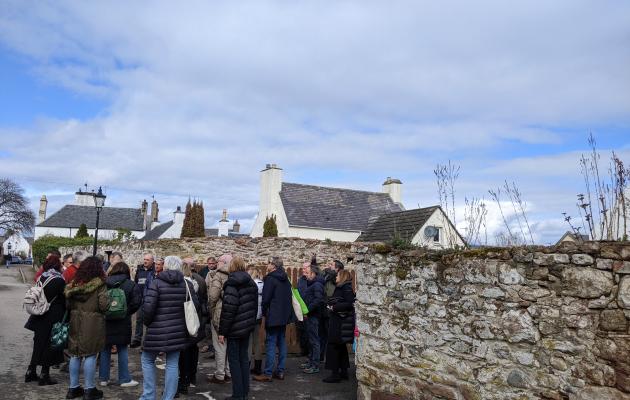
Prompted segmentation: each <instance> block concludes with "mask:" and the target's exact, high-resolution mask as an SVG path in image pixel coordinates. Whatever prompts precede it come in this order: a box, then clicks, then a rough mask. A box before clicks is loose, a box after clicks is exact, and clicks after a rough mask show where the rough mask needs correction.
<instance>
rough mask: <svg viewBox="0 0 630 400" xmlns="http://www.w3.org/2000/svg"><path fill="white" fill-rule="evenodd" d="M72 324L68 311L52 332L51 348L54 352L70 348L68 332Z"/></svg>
mask: <svg viewBox="0 0 630 400" xmlns="http://www.w3.org/2000/svg"><path fill="white" fill-rule="evenodd" d="M69 330H70V323H69V322H68V311H66V313H65V314H64V315H63V319H62V320H61V321H60V322H55V323H54V324H53V327H52V331H51V332H50V347H51V348H52V349H53V350H58V349H65V348H66V347H68V331H69Z"/></svg>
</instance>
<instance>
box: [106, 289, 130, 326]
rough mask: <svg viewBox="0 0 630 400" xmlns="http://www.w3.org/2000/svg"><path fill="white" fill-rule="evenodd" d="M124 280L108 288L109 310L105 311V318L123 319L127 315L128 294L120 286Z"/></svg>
mask: <svg viewBox="0 0 630 400" xmlns="http://www.w3.org/2000/svg"><path fill="white" fill-rule="evenodd" d="M121 283H122V282H118V284H117V285H116V286H115V287H113V288H111V289H108V290H107V296H108V297H109V300H108V301H107V311H106V312H105V318H106V319H108V320H116V319H123V318H125V317H126V316H127V296H126V295H125V291H124V290H122V289H121V288H120V287H119V286H120V284H121Z"/></svg>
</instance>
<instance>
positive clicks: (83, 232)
mask: <svg viewBox="0 0 630 400" xmlns="http://www.w3.org/2000/svg"><path fill="white" fill-rule="evenodd" d="M86 237H90V235H88V231H87V226H85V224H81V226H80V227H79V230H78V231H77V234H76V235H74V238H75V239H81V238H86Z"/></svg>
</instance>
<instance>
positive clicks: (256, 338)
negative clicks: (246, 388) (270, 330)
mask: <svg viewBox="0 0 630 400" xmlns="http://www.w3.org/2000/svg"><path fill="white" fill-rule="evenodd" d="M247 272H248V273H249V276H251V277H252V279H253V280H254V283H256V286H258V313H257V314H256V325H255V326H254V332H253V333H252V335H251V337H250V338H249V351H248V354H249V355H250V356H251V355H252V352H253V354H254V368H253V369H252V370H251V371H250V372H251V373H252V374H254V375H260V374H262V343H261V340H260V329H261V326H262V292H263V287H264V283H263V280H262V278H263V276H262V273H261V272H260V270H258V268H256V267H255V266H251V267H249V268H247Z"/></svg>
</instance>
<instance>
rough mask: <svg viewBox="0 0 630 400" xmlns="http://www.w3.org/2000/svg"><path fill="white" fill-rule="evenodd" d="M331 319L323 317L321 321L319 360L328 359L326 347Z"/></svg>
mask: <svg viewBox="0 0 630 400" xmlns="http://www.w3.org/2000/svg"><path fill="white" fill-rule="evenodd" d="M329 322H330V318H328V317H325V318H324V317H321V318H320V319H319V354H320V356H319V359H320V360H323V359H324V358H325V357H326V345H327V344H328V326H329Z"/></svg>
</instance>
